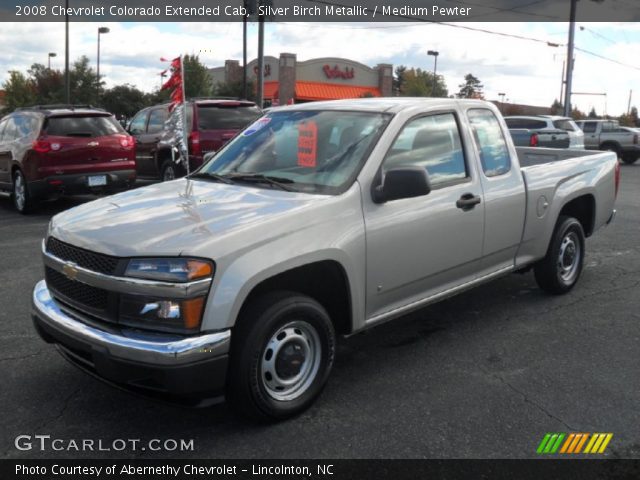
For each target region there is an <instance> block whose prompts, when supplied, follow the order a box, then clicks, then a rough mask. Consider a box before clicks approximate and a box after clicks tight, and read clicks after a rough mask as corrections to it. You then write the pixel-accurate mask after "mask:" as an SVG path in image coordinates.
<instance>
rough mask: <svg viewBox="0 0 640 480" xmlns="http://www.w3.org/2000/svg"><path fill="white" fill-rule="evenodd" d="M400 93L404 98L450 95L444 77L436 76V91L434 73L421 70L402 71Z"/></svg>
mask: <svg viewBox="0 0 640 480" xmlns="http://www.w3.org/2000/svg"><path fill="white" fill-rule="evenodd" d="M398 93H399V95H400V96H402V97H432V96H433V97H447V96H448V95H449V91H448V89H447V85H446V83H445V81H444V78H443V77H442V76H440V75H436V77H435V89H434V76H433V73H432V72H427V71H424V70H422V69H420V68H411V69H405V70H403V71H402V83H401V86H400V90H399V92H398ZM432 93H433V94H432Z"/></svg>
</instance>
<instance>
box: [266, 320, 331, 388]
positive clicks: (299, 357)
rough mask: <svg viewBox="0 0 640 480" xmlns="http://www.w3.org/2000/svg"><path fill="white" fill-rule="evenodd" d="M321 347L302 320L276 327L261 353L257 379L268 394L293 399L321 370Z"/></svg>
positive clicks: (317, 337) (309, 326) (316, 336)
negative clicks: (259, 379) (258, 377)
mask: <svg viewBox="0 0 640 480" xmlns="http://www.w3.org/2000/svg"><path fill="white" fill-rule="evenodd" d="M321 353H322V347H321V345H320V336H319V335H318V332H317V331H316V329H315V328H314V327H313V326H311V325H309V324H308V323H307V322H303V321H299V320H296V321H293V322H291V323H288V324H286V325H284V326H283V327H281V328H279V329H278V330H277V331H276V332H275V333H274V334H273V335H272V336H271V338H270V339H269V341H268V342H267V345H266V347H265V349H264V351H263V352H262V360H261V362H260V378H261V381H262V385H263V386H264V388H265V390H266V392H267V394H268V395H269V396H270V397H271V398H273V399H275V400H280V401H287V400H293V399H295V398H297V397H299V396H300V395H302V394H303V393H304V392H306V391H307V390H308V388H309V387H310V386H311V384H312V383H313V380H314V379H315V378H316V375H317V373H318V369H319V368H320V359H321Z"/></svg>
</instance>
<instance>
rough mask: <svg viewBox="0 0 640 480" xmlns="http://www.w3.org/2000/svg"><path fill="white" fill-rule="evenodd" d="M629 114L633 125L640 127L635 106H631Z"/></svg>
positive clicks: (639, 119)
mask: <svg viewBox="0 0 640 480" xmlns="http://www.w3.org/2000/svg"><path fill="white" fill-rule="evenodd" d="M629 116H630V117H631V121H632V122H633V125H634V126H636V127H640V118H638V109H637V108H636V107H631V111H630V112H629Z"/></svg>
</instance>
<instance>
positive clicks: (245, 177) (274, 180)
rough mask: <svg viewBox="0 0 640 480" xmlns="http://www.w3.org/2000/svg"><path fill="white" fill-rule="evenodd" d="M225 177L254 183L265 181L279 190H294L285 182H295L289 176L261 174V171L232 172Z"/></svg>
mask: <svg viewBox="0 0 640 480" xmlns="http://www.w3.org/2000/svg"><path fill="white" fill-rule="evenodd" d="M227 178H230V179H232V180H236V181H240V182H254V183H266V184H269V185H273V186H274V187H278V188H279V189H280V190H285V191H287V192H294V191H295V190H294V189H293V188H291V187H289V186H287V185H285V183H295V182H294V181H293V180H291V179H290V178H284V177H273V176H270V175H263V174H262V173H250V172H249V173H234V174H232V175H228V176H227Z"/></svg>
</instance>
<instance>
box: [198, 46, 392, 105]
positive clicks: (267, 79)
mask: <svg viewBox="0 0 640 480" xmlns="http://www.w3.org/2000/svg"><path fill="white" fill-rule="evenodd" d="M209 74H210V75H211V79H212V82H213V84H214V85H216V84H221V83H222V84H224V83H235V82H240V81H242V65H241V64H240V62H239V61H237V60H226V61H225V64H224V66H222V67H216V68H211V69H209ZM263 75H264V99H265V100H266V101H270V102H271V103H272V105H286V104H289V103H300V102H309V101H315V100H337V99H341V98H359V97H371V96H373V97H389V96H391V95H392V86H393V66H392V65H390V64H386V63H385V64H378V65H376V66H375V67H368V66H366V65H363V64H362V63H359V62H356V61H353V60H348V59H346V58H337V57H326V58H314V59H311V60H305V61H303V62H299V61H298V60H297V58H296V55H295V54H294V53H281V54H280V57H279V58H277V57H273V56H265V57H264V71H263ZM247 78H248V80H249V81H254V82H255V80H256V79H257V78H258V61H257V60H252V61H251V62H249V63H248V65H247Z"/></svg>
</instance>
